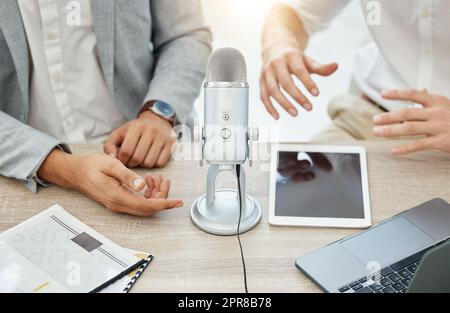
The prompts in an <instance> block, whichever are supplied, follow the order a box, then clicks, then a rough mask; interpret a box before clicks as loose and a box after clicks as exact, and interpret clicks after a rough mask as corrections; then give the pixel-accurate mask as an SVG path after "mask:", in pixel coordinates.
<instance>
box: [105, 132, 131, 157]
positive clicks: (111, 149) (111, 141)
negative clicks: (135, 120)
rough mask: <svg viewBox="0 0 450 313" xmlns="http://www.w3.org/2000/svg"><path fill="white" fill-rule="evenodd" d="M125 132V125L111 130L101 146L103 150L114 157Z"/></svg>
mask: <svg viewBox="0 0 450 313" xmlns="http://www.w3.org/2000/svg"><path fill="white" fill-rule="evenodd" d="M125 132H126V128H125V127H123V128H120V129H118V130H116V131H113V132H112V133H111V135H110V136H109V138H108V140H107V141H106V143H105V146H104V147H103V151H104V152H105V153H106V154H108V155H112V156H113V157H115V158H116V157H117V154H118V152H119V147H120V145H121V144H122V142H123V139H124V134H125Z"/></svg>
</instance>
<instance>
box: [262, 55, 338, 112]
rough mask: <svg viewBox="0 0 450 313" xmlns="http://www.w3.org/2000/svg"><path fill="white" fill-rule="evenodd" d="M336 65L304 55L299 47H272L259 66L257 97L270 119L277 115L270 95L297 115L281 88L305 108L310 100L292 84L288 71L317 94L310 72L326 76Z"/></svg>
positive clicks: (310, 91)
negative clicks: (259, 96)
mask: <svg viewBox="0 0 450 313" xmlns="http://www.w3.org/2000/svg"><path fill="white" fill-rule="evenodd" d="M337 68H338V65H337V64H336V63H330V64H326V65H323V64H320V63H318V62H316V61H314V60H313V59H311V58H310V57H308V56H306V55H305V54H304V53H303V51H302V50H301V49H298V48H294V47H273V48H270V49H268V51H266V53H265V54H264V57H263V70H262V73H261V78H260V88H261V100H262V102H263V103H264V106H265V107H266V110H267V111H268V112H269V114H271V115H272V116H273V118H274V119H279V117H280V115H279V113H278V111H277V110H276V109H275V108H274V106H273V103H272V101H271V98H273V99H274V100H275V101H276V102H278V103H279V104H280V105H281V106H282V107H283V108H284V109H285V110H286V111H287V112H288V113H289V114H290V115H292V116H297V115H298V110H297V108H296V107H295V105H293V104H292V103H291V102H290V101H289V100H288V99H287V98H286V96H285V95H284V94H283V92H282V90H281V88H282V89H283V90H284V91H285V92H286V93H287V94H289V95H290V96H291V97H292V98H293V99H294V100H295V101H296V102H297V103H298V104H300V105H301V106H302V107H303V108H304V109H306V110H307V111H310V110H312V108H313V107H312V104H311V102H310V101H309V100H308V98H307V96H306V95H304V94H303V93H302V92H301V91H300V89H299V88H298V87H297V86H296V85H295V83H294V80H293V79H292V75H293V76H296V77H297V78H298V79H300V81H301V82H302V84H303V85H304V86H305V87H306V89H307V90H308V91H309V93H310V94H311V95H313V96H318V95H319V89H318V87H317V85H316V83H315V82H314V80H313V79H312V78H311V75H312V74H318V75H320V76H330V75H331V74H333V73H334V72H335V71H336V70H337Z"/></svg>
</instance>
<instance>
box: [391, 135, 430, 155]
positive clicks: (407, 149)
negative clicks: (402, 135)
mask: <svg viewBox="0 0 450 313" xmlns="http://www.w3.org/2000/svg"><path fill="white" fill-rule="evenodd" d="M434 148H435V139H434V138H426V139H421V140H417V141H413V142H412V143H410V144H407V145H405V146H401V147H397V148H394V149H392V153H393V154H395V155H405V154H410V153H414V152H419V151H425V150H430V149H434Z"/></svg>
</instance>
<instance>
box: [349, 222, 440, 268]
mask: <svg viewBox="0 0 450 313" xmlns="http://www.w3.org/2000/svg"><path fill="white" fill-rule="evenodd" d="M432 243H434V239H433V238H432V237H430V236H429V235H427V234H426V233H425V232H423V231H422V230H421V229H420V228H418V227H417V226H415V225H414V224H413V223H411V222H410V221H408V220H407V219H406V218H404V217H397V218H395V219H393V220H391V221H389V222H387V223H384V224H382V225H380V226H377V227H374V228H372V229H371V230H369V231H367V232H365V233H362V234H361V235H357V236H355V237H352V238H349V239H347V240H345V241H343V242H341V245H342V246H343V247H344V248H345V249H347V250H348V251H349V252H350V253H352V254H353V255H354V256H356V257H357V258H358V259H360V260H361V261H362V262H363V263H364V264H368V263H369V262H378V263H379V264H380V266H382V267H385V266H387V265H391V264H392V263H394V262H396V261H399V260H401V259H403V258H405V257H407V256H409V255H411V254H413V253H415V252H418V251H420V250H421V249H424V248H426V247H428V246H429V245H431V244H432Z"/></svg>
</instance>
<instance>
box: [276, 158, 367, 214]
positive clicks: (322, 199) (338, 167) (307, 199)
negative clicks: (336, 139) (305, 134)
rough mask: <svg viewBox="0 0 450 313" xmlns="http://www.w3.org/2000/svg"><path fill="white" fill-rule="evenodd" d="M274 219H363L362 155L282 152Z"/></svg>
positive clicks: (277, 174) (277, 179)
mask: <svg viewBox="0 0 450 313" xmlns="http://www.w3.org/2000/svg"><path fill="white" fill-rule="evenodd" d="M275 216H286V217H316V218H317V217H320V218H322V217H323V218H346V219H352V218H354V219H361V218H364V198H363V187H362V178H361V164H360V155H359V154H358V153H317V152H287V151H279V152H278V165H277V173H276V193H275Z"/></svg>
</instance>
